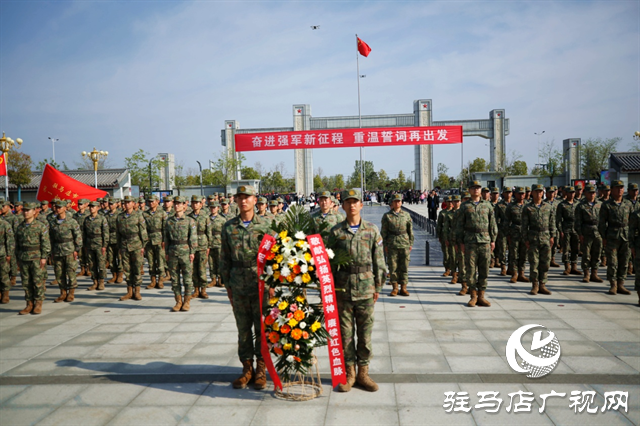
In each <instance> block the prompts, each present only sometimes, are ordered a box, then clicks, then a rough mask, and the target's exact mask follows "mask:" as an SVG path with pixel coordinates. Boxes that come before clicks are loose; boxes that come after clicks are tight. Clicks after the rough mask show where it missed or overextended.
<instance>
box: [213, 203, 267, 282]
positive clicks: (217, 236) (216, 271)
mask: <svg viewBox="0 0 640 426" xmlns="http://www.w3.org/2000/svg"><path fill="white" fill-rule="evenodd" d="M219 210H220V203H218V202H217V201H212V202H210V203H209V212H210V215H209V221H210V222H211V239H210V240H209V276H210V277H211V282H210V283H209V285H208V286H207V287H213V286H216V287H224V284H223V283H222V279H221V278H220V244H221V243H222V239H221V238H222V237H221V233H222V227H223V226H224V224H225V223H226V222H227V220H226V219H225V218H224V217H222V215H220V214H219V213H218V211H219ZM267 221H270V219H267Z"/></svg>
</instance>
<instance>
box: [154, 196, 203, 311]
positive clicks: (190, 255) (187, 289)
mask: <svg viewBox="0 0 640 426" xmlns="http://www.w3.org/2000/svg"><path fill="white" fill-rule="evenodd" d="M185 208H186V200H185V198H184V197H180V196H178V197H175V199H174V210H175V211H174V214H173V215H172V216H171V217H170V218H168V219H167V221H166V223H165V226H164V242H163V243H162V244H163V246H164V248H165V250H166V256H167V257H166V259H167V265H168V267H169V271H170V274H171V290H173V294H174V296H175V300H176V304H175V306H174V307H173V308H171V311H173V312H178V311H183V312H186V311H188V310H189V309H190V308H191V303H190V301H191V294H192V293H193V259H194V258H195V253H196V251H197V249H198V232H197V229H196V223H195V221H194V220H193V219H192V218H190V217H189V216H187V215H185V212H184V211H185ZM181 279H182V284H183V285H184V299H183V298H182V287H181V284H180V280H181Z"/></svg>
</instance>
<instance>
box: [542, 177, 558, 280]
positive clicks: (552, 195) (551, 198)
mask: <svg viewBox="0 0 640 426" xmlns="http://www.w3.org/2000/svg"><path fill="white" fill-rule="evenodd" d="M546 192H547V198H546V200H545V201H546V202H547V203H549V204H551V207H552V208H553V217H554V218H555V217H556V211H557V210H558V205H559V204H560V203H561V202H562V200H559V199H558V198H556V193H557V192H558V187H557V186H555V185H552V186H549V187H547V191H546ZM557 232H558V228H557V227H556V233H557ZM551 237H553V244H552V245H551V262H550V263H549V266H553V267H554V268H559V267H560V265H559V264H558V263H557V262H556V252H557V251H558V236H557V235H555V234H554V235H551Z"/></svg>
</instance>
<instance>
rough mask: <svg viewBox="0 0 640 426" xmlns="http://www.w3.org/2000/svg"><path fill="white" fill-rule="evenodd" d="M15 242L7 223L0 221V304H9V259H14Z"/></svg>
mask: <svg viewBox="0 0 640 426" xmlns="http://www.w3.org/2000/svg"><path fill="white" fill-rule="evenodd" d="M15 246H16V242H15V239H14V237H13V229H12V228H11V225H10V224H9V222H6V221H4V220H0V292H1V293H2V295H1V298H0V303H2V304H6V303H9V290H10V289H11V277H10V274H11V259H12V258H14V257H15V253H14V250H15Z"/></svg>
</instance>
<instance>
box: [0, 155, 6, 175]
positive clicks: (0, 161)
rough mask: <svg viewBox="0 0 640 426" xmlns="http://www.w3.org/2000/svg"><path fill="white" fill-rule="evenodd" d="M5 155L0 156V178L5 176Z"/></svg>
mask: <svg viewBox="0 0 640 426" xmlns="http://www.w3.org/2000/svg"><path fill="white" fill-rule="evenodd" d="M5 155H6V154H2V155H0V176H6V175H7V162H6V161H5Z"/></svg>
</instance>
